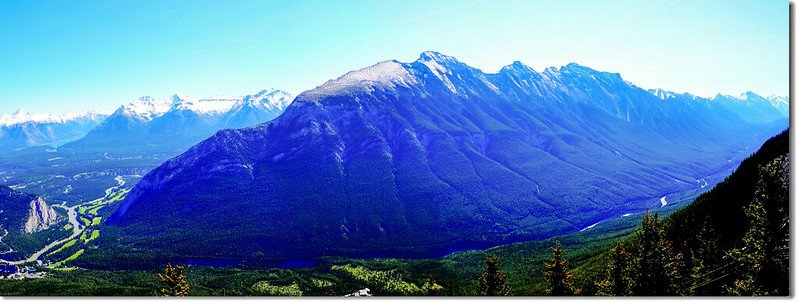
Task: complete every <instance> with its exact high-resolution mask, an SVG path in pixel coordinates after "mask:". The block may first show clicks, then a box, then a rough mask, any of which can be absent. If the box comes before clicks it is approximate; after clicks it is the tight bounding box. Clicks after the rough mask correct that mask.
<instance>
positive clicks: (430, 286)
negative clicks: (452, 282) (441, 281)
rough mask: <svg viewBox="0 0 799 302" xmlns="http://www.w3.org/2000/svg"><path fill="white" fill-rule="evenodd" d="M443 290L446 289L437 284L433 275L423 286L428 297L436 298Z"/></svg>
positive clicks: (428, 277)
mask: <svg viewBox="0 0 799 302" xmlns="http://www.w3.org/2000/svg"><path fill="white" fill-rule="evenodd" d="M442 289H444V287H443V286H441V285H438V283H436V279H434V278H433V275H432V274H430V275H429V276H427V282H425V284H424V285H423V286H422V291H423V292H425V293H426V294H427V295H428V296H436V295H438V292H440V291H441V290H442Z"/></svg>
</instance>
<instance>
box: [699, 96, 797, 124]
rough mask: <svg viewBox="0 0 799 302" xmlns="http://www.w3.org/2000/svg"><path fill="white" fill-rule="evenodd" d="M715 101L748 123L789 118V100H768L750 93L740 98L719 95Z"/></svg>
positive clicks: (775, 98) (774, 98)
mask: <svg viewBox="0 0 799 302" xmlns="http://www.w3.org/2000/svg"><path fill="white" fill-rule="evenodd" d="M714 101H716V102H719V103H721V104H724V106H726V107H727V108H729V109H730V110H732V111H733V112H735V113H736V114H738V115H739V116H741V118H742V119H744V120H746V121H748V122H757V121H764V120H771V121H774V120H779V119H783V118H786V117H788V99H787V98H777V97H773V98H772V99H766V98H764V97H762V96H759V95H757V94H755V93H754V92H751V91H750V92H746V93H744V94H741V95H740V96H738V97H733V96H729V95H722V94H718V95H716V97H715V98H714Z"/></svg>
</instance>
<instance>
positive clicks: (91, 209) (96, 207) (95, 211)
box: [88, 205, 103, 216]
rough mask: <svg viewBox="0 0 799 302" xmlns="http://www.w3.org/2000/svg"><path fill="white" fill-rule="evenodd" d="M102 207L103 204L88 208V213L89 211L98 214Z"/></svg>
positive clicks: (91, 213)
mask: <svg viewBox="0 0 799 302" xmlns="http://www.w3.org/2000/svg"><path fill="white" fill-rule="evenodd" d="M102 208H103V205H98V206H94V207H91V208H90V209H89V210H88V213H89V215H92V216H96V215H97V211H99V210H100V209H102Z"/></svg>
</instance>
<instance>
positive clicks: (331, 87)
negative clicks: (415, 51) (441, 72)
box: [300, 60, 416, 102]
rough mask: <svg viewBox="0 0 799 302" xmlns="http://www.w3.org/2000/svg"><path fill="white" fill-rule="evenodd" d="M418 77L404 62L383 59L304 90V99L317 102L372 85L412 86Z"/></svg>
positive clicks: (385, 86) (383, 86) (368, 87)
mask: <svg viewBox="0 0 799 302" xmlns="http://www.w3.org/2000/svg"><path fill="white" fill-rule="evenodd" d="M415 83H416V79H415V78H414V77H413V76H412V75H411V74H410V73H409V72H408V70H407V69H405V66H403V65H402V63H400V62H397V61H395V60H392V61H383V62H380V63H377V64H375V65H372V66H369V67H366V68H363V69H359V70H355V71H350V72H348V73H346V74H344V75H343V76H341V77H339V78H337V79H335V80H329V81H327V82H325V83H324V84H322V85H321V86H319V87H316V88H314V89H312V90H308V91H306V92H303V93H302V94H301V95H300V96H301V97H302V98H303V99H306V100H309V101H312V102H316V101H319V99H321V98H323V97H325V96H327V95H331V94H336V93H339V92H342V91H348V90H357V89H361V90H369V89H371V88H370V87H372V86H380V87H382V88H386V89H395V88H396V87H397V86H403V87H410V85H413V84H415Z"/></svg>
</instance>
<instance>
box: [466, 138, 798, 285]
mask: <svg viewBox="0 0 799 302" xmlns="http://www.w3.org/2000/svg"><path fill="white" fill-rule="evenodd" d="M788 177H789V157H788V133H787V131H786V132H783V133H782V134H780V135H778V136H776V137H774V138H772V139H770V140H769V141H768V142H766V143H765V144H764V146H763V147H762V148H761V149H760V150H759V151H758V152H757V153H756V154H754V155H753V156H752V157H750V158H749V159H747V160H746V161H744V162H743V163H742V164H741V166H740V167H739V169H738V170H736V172H735V173H734V174H733V175H731V176H730V177H729V178H728V179H726V180H725V181H724V182H722V183H721V184H719V185H718V186H717V187H716V188H714V189H713V190H711V191H710V192H707V193H705V194H703V195H702V196H700V197H699V198H698V199H697V200H696V201H695V202H694V204H692V205H691V206H688V207H686V208H684V209H682V210H680V211H678V212H676V213H674V214H673V215H672V216H671V217H669V218H668V219H666V220H660V219H659V218H658V215H657V214H651V213H649V212H647V213H646V214H645V216H644V217H643V219H642V221H641V225H640V227H638V228H637V229H636V232H635V234H634V235H633V236H631V237H629V238H627V239H624V240H620V241H618V242H617V243H616V244H615V247H613V248H612V249H611V250H610V251H609V252H607V253H604V254H602V255H600V256H598V257H601V259H600V261H598V263H599V266H600V267H599V269H595V271H599V272H596V273H594V274H593V275H592V276H589V278H585V279H587V280H599V281H593V282H583V284H581V285H579V286H578V285H576V284H575V281H574V277H573V275H574V274H573V270H571V269H570V268H569V262H568V261H567V260H566V259H565V257H564V256H563V254H564V251H563V248H562V247H561V245H560V243H559V242H557V241H556V242H555V245H554V246H553V247H552V248H551V251H552V258H551V260H549V261H547V262H545V263H544V265H543V267H540V268H539V271H540V272H542V273H543V277H544V279H545V282H546V294H547V295H558V296H566V295H599V296H694V295H732V296H787V295H789V292H788V288H789V276H788V269H789V255H790V253H789V244H790V240H789V216H788V202H789V197H788V185H789V182H788ZM496 262H497V260H496V259H495V258H494V257H492V256H489V257H487V259H486V267H487V269H486V274H489V275H493V276H486V275H484V276H483V277H481V279H480V285H479V286H478V290H477V292H476V294H477V295H509V294H510V289H509V288H508V286H507V280H506V278H505V275H504V273H503V272H502V271H500V270H497V269H494V267H496V266H498V264H497V263H496ZM594 265H596V264H594ZM532 273H536V272H535V269H533V272H532ZM483 280H494V283H496V280H504V281H501V282H500V283H502V284H494V285H492V286H490V287H484V286H482V284H483V283H484V281H483ZM503 282H504V283H503ZM482 288H489V289H491V288H494V289H501V290H494V291H490V290H489V291H485V290H481V289H482Z"/></svg>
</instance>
